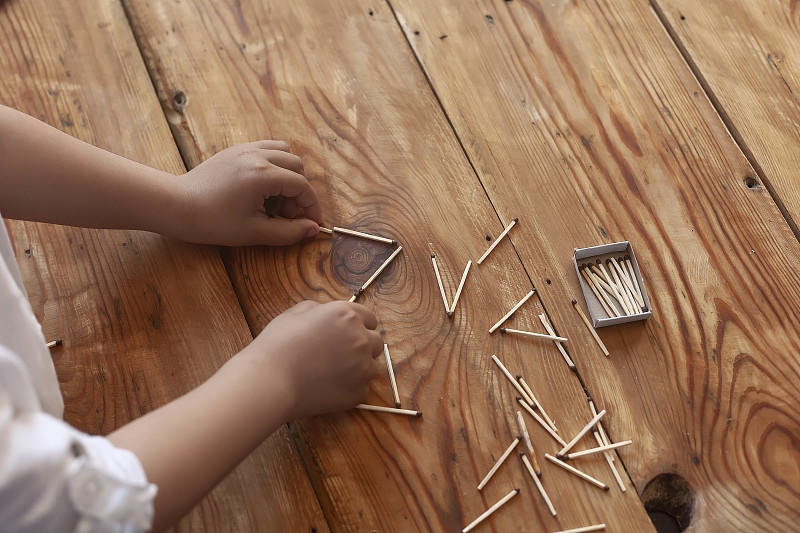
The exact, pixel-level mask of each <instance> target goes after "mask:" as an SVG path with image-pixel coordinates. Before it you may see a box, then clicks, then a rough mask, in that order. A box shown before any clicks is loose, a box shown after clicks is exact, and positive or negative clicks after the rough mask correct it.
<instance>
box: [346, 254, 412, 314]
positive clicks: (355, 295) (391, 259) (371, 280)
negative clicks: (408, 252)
mask: <svg viewBox="0 0 800 533" xmlns="http://www.w3.org/2000/svg"><path fill="white" fill-rule="evenodd" d="M402 251H403V247H402V246H398V247H397V249H396V250H395V251H394V252H392V255H390V256H389V257H387V258H386V261H384V262H383V264H382V265H381V266H379V267H378V270H376V271H375V273H374V274H372V275H371V276H370V277H369V279H368V280H367V281H365V282H364V284H363V285H362V286H361V288H360V289H358V290H357V291H356V293H355V294H353V296H352V297H351V298H350V301H351V302H355V301H356V298H358V297H359V296H360V295H361V293H362V292H364V290H365V289H366V288H367V287H369V286H370V285H371V284H372V282H373V281H375V278H377V277H378V276H380V275H381V272H383V271H384V270H385V269H386V267H387V266H389V264H390V263H391V262H392V261H394V258H395V257H397V254H399V253H400V252H402Z"/></svg>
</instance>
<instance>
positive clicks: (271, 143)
mask: <svg viewBox="0 0 800 533" xmlns="http://www.w3.org/2000/svg"><path fill="white" fill-rule="evenodd" d="M247 144H248V145H250V146H254V147H256V148H261V149H262V150H280V151H281V152H288V151H289V143H287V142H285V141H277V140H274V139H263V140H260V141H254V142H251V143H247Z"/></svg>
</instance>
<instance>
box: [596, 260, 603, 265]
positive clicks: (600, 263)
mask: <svg viewBox="0 0 800 533" xmlns="http://www.w3.org/2000/svg"><path fill="white" fill-rule="evenodd" d="M595 263H597V264H598V265H602V264H603V262H602V261H600V260H599V259H598V260H597V261H595Z"/></svg>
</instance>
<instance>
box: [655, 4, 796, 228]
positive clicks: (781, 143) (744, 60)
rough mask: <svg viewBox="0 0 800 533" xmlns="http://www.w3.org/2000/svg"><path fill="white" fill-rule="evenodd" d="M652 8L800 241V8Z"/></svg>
mask: <svg viewBox="0 0 800 533" xmlns="http://www.w3.org/2000/svg"><path fill="white" fill-rule="evenodd" d="M652 4H653V6H654V8H655V9H656V10H657V11H658V12H659V14H660V16H661V17H662V19H663V20H664V21H665V23H666V25H667V28H668V30H669V31H670V33H671V34H672V35H673V36H674V37H675V40H676V43H677V45H678V46H679V47H680V49H681V50H682V52H683V53H684V54H685V55H687V56H688V57H689V61H690V63H691V65H692V67H693V70H694V71H695V73H696V74H697V75H698V77H699V78H700V80H701V81H702V82H703V84H704V87H705V88H706V89H707V90H708V93H709V96H710V97H711V99H712V101H714V102H715V104H716V106H717V108H718V109H719V110H720V113H721V115H722V117H723V118H724V119H725V122H726V124H727V125H728V126H729V128H730V129H731V132H732V133H733V136H734V138H735V139H736V141H737V142H738V143H739V145H740V146H741V147H742V148H743V150H744V152H745V153H746V154H747V155H748V157H749V158H750V160H751V161H753V162H754V166H755V167H756V170H757V171H758V173H759V175H760V178H759V176H752V178H754V179H755V182H754V183H751V185H750V186H751V187H758V186H760V183H759V181H760V179H763V180H764V184H765V185H766V186H767V187H768V189H769V191H770V193H771V194H772V195H773V196H774V198H775V200H776V201H777V202H778V206H779V207H780V208H781V210H782V211H783V212H784V215H785V216H786V217H787V219H788V220H789V223H790V225H791V226H792V228H793V229H794V231H795V234H796V235H800V230H798V224H799V223H800V179H798V177H797V169H798V168H800V63H799V61H800V52H798V51H800V3H798V2H797V0H773V1H770V2H734V3H731V2H722V1H719V0H716V1H711V2H691V1H685V0H670V1H662V0H654V1H653V2H652Z"/></svg>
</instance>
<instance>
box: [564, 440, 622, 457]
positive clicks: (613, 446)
mask: <svg viewBox="0 0 800 533" xmlns="http://www.w3.org/2000/svg"><path fill="white" fill-rule="evenodd" d="M629 444H633V441H632V440H623V441H620V442H615V443H614V444H604V445H602V446H598V447H597V448H589V449H588V450H582V451H580V452H572V453H565V454H564V455H563V456H561V458H562V459H563V460H565V461H569V460H570V459H576V458H578V457H584V456H586V455H593V454H595V453H603V452H607V451H609V450H615V449H617V448H622V447H623V446H628V445H629Z"/></svg>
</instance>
